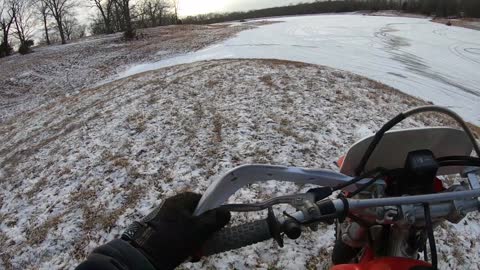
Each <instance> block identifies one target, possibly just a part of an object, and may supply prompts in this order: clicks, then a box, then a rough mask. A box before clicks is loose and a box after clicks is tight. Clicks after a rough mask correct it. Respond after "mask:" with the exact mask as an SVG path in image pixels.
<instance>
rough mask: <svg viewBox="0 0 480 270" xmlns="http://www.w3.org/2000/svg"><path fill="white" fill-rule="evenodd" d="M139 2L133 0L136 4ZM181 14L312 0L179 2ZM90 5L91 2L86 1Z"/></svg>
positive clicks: (82, 11)
mask: <svg viewBox="0 0 480 270" xmlns="http://www.w3.org/2000/svg"><path fill="white" fill-rule="evenodd" d="M136 1H139V0H133V2H136ZM166 1H170V0H166ZM179 1H180V7H179V14H180V16H181V17H183V16H189V15H197V14H203V13H210V12H229V11H247V10H252V9H260V8H268V7H275V6H284V5H288V4H296V3H300V2H312V0H179ZM85 2H87V3H89V1H85ZM77 14H78V18H79V20H80V21H81V22H83V23H88V20H89V18H91V17H92V16H93V15H94V14H95V9H94V8H93V7H88V5H87V6H84V7H81V8H79V9H78V12H77Z"/></svg>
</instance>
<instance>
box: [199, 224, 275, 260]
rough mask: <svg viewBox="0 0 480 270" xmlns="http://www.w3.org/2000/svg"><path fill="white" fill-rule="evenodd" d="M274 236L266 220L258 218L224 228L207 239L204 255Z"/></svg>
mask: <svg viewBox="0 0 480 270" xmlns="http://www.w3.org/2000/svg"><path fill="white" fill-rule="evenodd" d="M270 238H272V235H271V233H270V229H269V226H268V223H267V221H266V220H256V221H254V222H250V223H245V224H242V225H238V226H233V227H227V228H223V229H222V230H220V231H219V232H217V233H215V234H214V235H213V236H212V238H210V239H209V240H207V242H206V243H205V245H204V246H203V249H202V255H204V256H209V255H213V254H217V253H222V252H225V251H229V250H232V249H238V248H241V247H246V246H249V245H253V244H255V243H258V242H262V241H265V240H268V239H270Z"/></svg>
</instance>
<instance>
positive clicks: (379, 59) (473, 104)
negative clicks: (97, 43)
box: [120, 15, 480, 124]
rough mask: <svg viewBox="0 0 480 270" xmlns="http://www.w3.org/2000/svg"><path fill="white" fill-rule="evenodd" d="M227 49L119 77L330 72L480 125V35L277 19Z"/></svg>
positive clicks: (387, 21) (401, 21) (377, 22)
mask: <svg viewBox="0 0 480 270" xmlns="http://www.w3.org/2000/svg"><path fill="white" fill-rule="evenodd" d="M272 20H275V21H278V20H281V21H283V22H282V23H275V24H270V25H264V26H259V27H258V28H255V29H252V30H248V31H243V32H241V33H240V34H238V36H236V37H234V38H231V39H229V40H226V41H224V42H223V43H220V44H217V45H214V46H211V47H208V48H205V49H202V50H199V51H197V52H194V53H189V54H186V55H180V56H177V57H173V58H170V59H166V60H162V61H160V62H155V63H145V64H141V65H137V66H134V67H131V68H130V69H128V70H127V71H125V72H124V73H122V74H120V77H126V76H130V75H133V74H136V73H140V72H144V71H148V70H154V69H158V68H162V67H166V66H172V65H176V64H181V63H191V62H195V61H200V60H208V59H221V58H276V59H285V60H294V61H302V62H307V63H313V64H321V65H327V66H330V67H334V68H339V69H343V70H347V71H351V72H354V73H357V74H360V75H363V76H366V77H368V78H371V79H374V80H377V81H380V82H382V83H385V84H387V85H390V86H392V87H395V88H397V89H399V90H401V91H403V92H405V93H407V94H410V95H413V96H416V97H420V98H422V99H424V100H426V101H431V102H433V103H434V104H438V105H443V106H447V107H450V108H451V109H453V110H455V111H456V112H458V113H460V114H461V115H462V116H463V117H464V118H465V119H467V120H468V121H471V122H473V123H476V124H480V88H479V87H478V86H479V85H480V32H479V31H475V30H470V29H465V28H460V27H449V26H446V25H442V24H438V23H433V22H430V21H429V20H428V19H419V18H402V17H380V16H363V15H315V16H299V17H285V18H275V19H272Z"/></svg>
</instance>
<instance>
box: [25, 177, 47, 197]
mask: <svg viewBox="0 0 480 270" xmlns="http://www.w3.org/2000/svg"><path fill="white" fill-rule="evenodd" d="M47 184H48V182H47V178H46V177H43V178H41V179H40V180H38V182H36V183H35V184H33V187H32V188H31V189H30V190H29V191H27V192H25V195H26V196H27V197H28V198H32V197H33V196H34V195H35V194H37V193H39V192H41V191H42V189H43V187H44V186H46V185H47Z"/></svg>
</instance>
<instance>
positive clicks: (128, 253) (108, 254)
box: [76, 239, 155, 270]
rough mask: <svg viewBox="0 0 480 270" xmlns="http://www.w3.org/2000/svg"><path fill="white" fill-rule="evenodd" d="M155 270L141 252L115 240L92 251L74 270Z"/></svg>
mask: <svg viewBox="0 0 480 270" xmlns="http://www.w3.org/2000/svg"><path fill="white" fill-rule="evenodd" d="M97 269H98V270H100V269H105V270H130V269H145V270H147V269H148V270H155V267H153V265H152V264H151V263H150V261H149V260H148V259H147V258H146V257H145V255H143V254H142V252H141V251H140V250H138V249H136V248H134V247H133V246H132V245H130V244H129V243H128V242H127V241H124V240H121V239H116V240H113V241H111V242H109V243H107V244H105V245H103V246H100V247H98V248H96V249H95V250H93V252H92V253H91V254H90V255H89V256H88V258H87V259H86V260H85V261H84V262H83V263H82V264H80V265H79V266H78V267H77V268H76V270H97Z"/></svg>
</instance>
